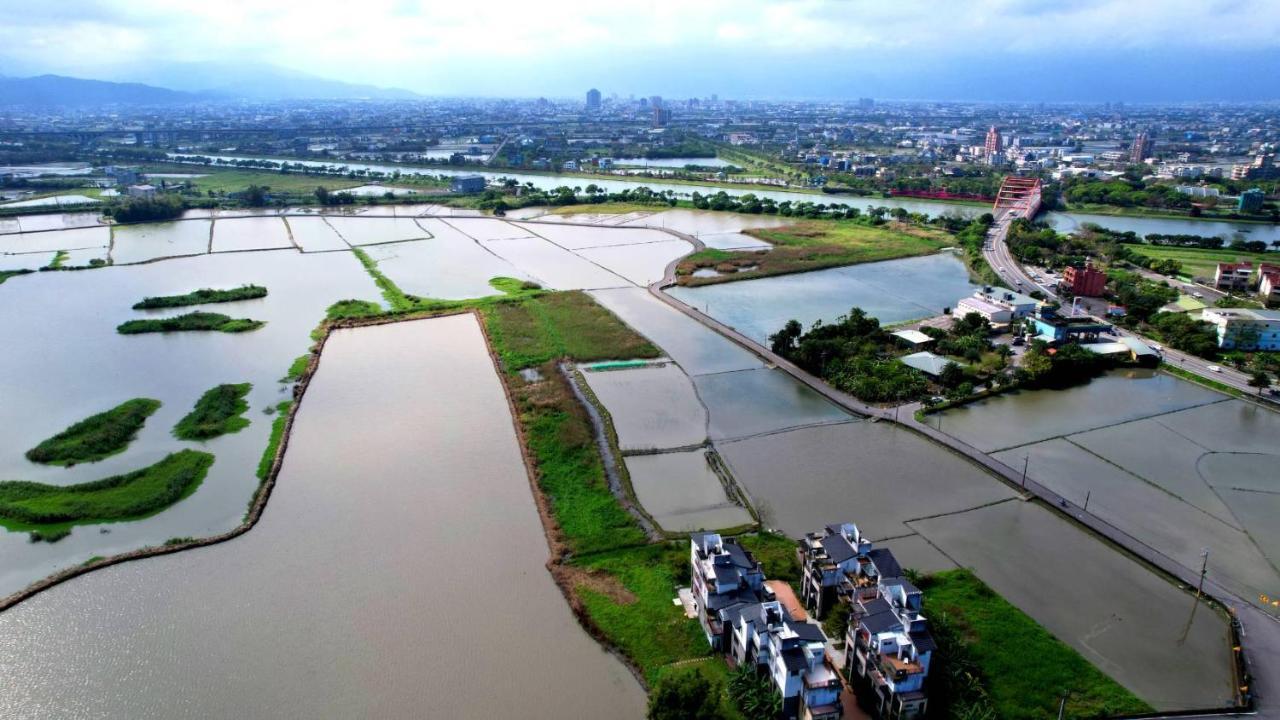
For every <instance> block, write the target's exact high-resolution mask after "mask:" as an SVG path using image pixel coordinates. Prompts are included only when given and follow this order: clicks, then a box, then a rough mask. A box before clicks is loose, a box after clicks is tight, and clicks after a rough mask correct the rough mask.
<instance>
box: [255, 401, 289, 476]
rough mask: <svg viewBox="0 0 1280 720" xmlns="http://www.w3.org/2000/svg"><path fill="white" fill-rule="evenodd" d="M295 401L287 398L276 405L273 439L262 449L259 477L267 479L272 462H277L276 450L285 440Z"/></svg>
mask: <svg viewBox="0 0 1280 720" xmlns="http://www.w3.org/2000/svg"><path fill="white" fill-rule="evenodd" d="M292 405H293V401H291V400H285V401H284V402H282V403H280V404H279V405H277V406H276V419H275V420H272V421H271V439H270V440H268V441H267V449H266V450H263V451H262V459H261V460H259V461H258V479H259V480H266V479H267V475H268V474H270V473H271V464H272V463H274V462H275V459H276V451H277V450H278V449H279V448H280V442H281V441H282V440H284V428H285V425H286V424H287V423H288V422H289V408H290V407H291V406H292Z"/></svg>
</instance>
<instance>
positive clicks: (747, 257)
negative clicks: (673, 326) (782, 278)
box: [676, 220, 954, 285]
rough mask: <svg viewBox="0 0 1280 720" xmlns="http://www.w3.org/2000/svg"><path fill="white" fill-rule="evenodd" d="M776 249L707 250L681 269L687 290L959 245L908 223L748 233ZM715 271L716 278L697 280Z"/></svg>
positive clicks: (812, 223)
mask: <svg viewBox="0 0 1280 720" xmlns="http://www.w3.org/2000/svg"><path fill="white" fill-rule="evenodd" d="M743 232H744V233H746V234H748V235H751V236H752V237H756V238H759V239H761V240H764V241H766V242H768V243H770V244H771V245H773V248H772V249H770V250H760V251H756V252H727V251H724V250H714V249H707V250H702V251H700V252H696V253H693V254H692V255H689V256H688V257H686V258H685V259H684V260H682V261H681V262H680V264H679V266H677V268H676V273H677V275H679V282H680V284H681V285H709V284H714V283H720V282H727V281H731V280H749V279H751V278H757V277H766V276H769V275H783V274H787V273H795V272H805V271H808V270H819V269H822V268H829V267H837V266H840V265H854V264H857V263H866V262H876V261H879V260H893V259H895V258H902V257H912V256H915V255H927V254H930V253H935V252H938V251H939V250H941V249H942V248H944V247H947V246H949V245H953V244H954V240H952V238H951V236H950V235H948V234H947V233H946V232H943V231H942V230H938V229H934V228H926V227H919V226H914V225H909V224H907V223H900V222H896V223H889V224H886V225H869V224H867V222H866V221H862V220H801V221H798V222H796V223H795V224H793V225H787V226H785V227H779V228H756V229H750V230H744V231H743ZM703 268H712V269H715V270H718V271H719V272H721V273H722V274H721V275H717V276H714V277H693V272H694V271H695V270H699V269H703Z"/></svg>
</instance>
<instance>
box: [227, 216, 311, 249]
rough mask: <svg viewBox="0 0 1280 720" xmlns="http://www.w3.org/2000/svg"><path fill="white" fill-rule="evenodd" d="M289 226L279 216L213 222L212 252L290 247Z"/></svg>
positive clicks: (291, 243)
mask: <svg viewBox="0 0 1280 720" xmlns="http://www.w3.org/2000/svg"><path fill="white" fill-rule="evenodd" d="M293 246H294V245H293V242H292V241H291V240H290V239H289V226H288V225H286V224H285V222H284V219H283V218H279V217H247V218H236V219H234V220H219V221H217V222H215V223H214V224H213V245H212V250H213V252H236V251H242V250H275V249H280V248H292V247H293Z"/></svg>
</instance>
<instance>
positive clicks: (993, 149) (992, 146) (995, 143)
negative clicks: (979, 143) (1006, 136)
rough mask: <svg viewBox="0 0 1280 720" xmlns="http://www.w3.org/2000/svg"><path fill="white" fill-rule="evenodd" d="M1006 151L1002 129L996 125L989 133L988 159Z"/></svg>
mask: <svg viewBox="0 0 1280 720" xmlns="http://www.w3.org/2000/svg"><path fill="white" fill-rule="evenodd" d="M1002 150H1004V143H1003V142H1002V141H1001V139H1000V129H999V128H997V127H996V126H995V125H992V126H991V129H990V130H988V131H987V157H991V156H993V155H995V154H997V153H999V152H1000V151H1002Z"/></svg>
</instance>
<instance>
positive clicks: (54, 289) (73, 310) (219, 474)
mask: <svg viewBox="0 0 1280 720" xmlns="http://www.w3.org/2000/svg"><path fill="white" fill-rule="evenodd" d="M246 283H254V284H258V285H262V286H264V287H266V288H267V289H268V291H269V295H268V296H267V297H265V298H262V299H257V300H245V301H239V302H234V303H223V304H220V305H217V306H209V307H214V308H215V309H216V310H217V311H218V312H222V313H226V314H228V315H231V316H233V317H250V318H253V319H257V320H263V321H266V323H267V324H266V325H265V326H264V327H263V328H261V329H259V330H256V331H253V332H249V333H240V334H226V333H172V334H150V335H120V334H118V333H117V332H116V325H118V324H120V323H121V322H124V321H126V320H130V319H133V318H139V317H164V316H169V315H174V314H180V313H182V312H186V311H187V310H189V308H177V309H174V310H160V311H135V310H132V309H131V306H132V305H133V304H134V303H136V302H138V301H139V300H141V299H142V298H143V297H146V296H154V295H173V294H181V293H186V292H190V291H191V290H194V289H196V288H200V287H213V288H232V287H237V286H239V285H243V284H246ZM345 297H350V298H357V299H365V300H374V301H376V300H378V298H379V292H378V289H377V287H376V286H374V284H373V281H372V280H371V279H370V278H369V276H368V275H367V274H366V273H365V272H364V270H363V268H361V267H360V264H359V263H358V262H357V261H356V259H355V258H354V257H352V256H351V254H350V253H340V254H339V253H331V254H323V255H300V254H299V253H298V252H297V251H294V250H282V251H272V252H262V253H230V254H221V255H203V256H198V257H192V258H183V259H177V260H166V261H163V262H157V263H149V264H145V265H134V266H127V267H108V268H102V269H97V270H89V271H84V272H55V273H39V274H37V275H31V276H27V277H22V278H16V279H13V280H10V281H9V282H6V283H5V284H4V285H2V286H0V308H3V309H2V310H0V333H3V334H4V336H5V337H6V338H7V339H8V341H9V342H11V343H12V347H14V348H22V351H21V352H4V353H0V377H3V378H6V381H5V383H4V402H0V427H4V428H6V431H5V432H4V433H0V478H4V479H6V480H7V479H23V480H33V481H38V482H47V483H55V484H71V483H79V482H88V481H91V480H97V479H100V478H103V477H108V476H110V475H114V474H117V473H121V472H128V471H131V470H135V469H137V468H140V467H144V466H146V465H149V464H151V463H154V462H156V461H157V460H159V459H160V458H162V457H163V456H165V455H166V454H168V453H170V452H174V451H176V450H178V449H181V448H183V447H192V446H193V444H192V443H185V442H181V441H179V440H177V439H175V438H174V437H173V436H172V435H171V434H170V430H171V429H172V428H173V426H174V424H175V423H176V422H177V421H178V419H179V418H181V417H182V416H183V415H185V414H186V413H187V412H189V411H190V410H191V407H192V405H193V404H194V403H195V401H196V399H197V398H198V397H200V395H201V394H202V393H203V392H204V391H206V390H208V389H209V388H211V387H213V386H214V385H218V384H220V383H239V382H251V383H253V386H254V387H253V391H252V392H251V393H250V395H249V398H248V402H249V406H250V409H249V411H248V412H247V413H246V417H247V418H248V419H249V420H250V425H249V427H247V428H246V429H244V430H242V431H240V432H238V433H235V434H231V435H225V436H222V437H219V438H215V439H213V440H210V441H208V442H206V443H203V444H200V447H202V449H206V450H208V451H209V452H211V453H213V454H214V455H215V456H216V458H217V460H216V461H215V463H214V465H213V467H212V468H211V469H210V471H209V475H208V477H207V478H206V479H205V481H204V483H203V484H202V485H201V486H200V487H199V489H198V490H197V491H196V492H195V494H194V495H192V496H191V497H189V498H187V499H185V500H183V501H182V502H179V503H178V504H176V505H174V506H173V507H171V508H169V509H168V510H165V511H164V512H161V513H159V514H157V515H154V516H152V517H149V518H146V519H144V520H139V521H136V522H124V523H114V524H106V525H84V526H79V527H76V528H75V529H74V530H73V531H72V533H71V535H70V536H69V537H67V538H65V539H63V540H60V541H59V542H57V543H53V544H48V543H31V542H28V540H27V535H26V534H25V533H15V532H0V557H3V558H4V561H3V562H0V595H7V594H8V593H10V592H13V591H16V590H18V589H20V588H22V587H25V586H26V585H28V584H30V583H32V582H34V581H35V580H37V579H39V578H41V577H44V576H45V575H48V574H50V573H52V572H54V571H56V570H58V569H61V568H64V567H67V566H70V565H75V564H78V563H80V562H83V561H85V560H87V559H88V558H90V557H92V556H95V555H111V554H115V553H119V552H124V551H128V550H133V549H135V548H138V547H142V546H146V545H152V544H160V543H163V542H165V541H166V540H168V539H170V538H173V537H186V536H200V535H210V534H214V533H218V532H222V531H225V530H228V529H230V528H231V527H234V526H235V525H236V524H238V523H239V522H240V519H241V517H242V516H243V515H244V512H245V508H246V505H247V503H248V502H249V498H250V496H251V495H252V493H253V490H254V488H255V487H257V484H258V480H257V477H256V476H255V470H256V468H257V464H258V460H259V458H260V457H261V455H262V451H263V448H264V447H266V444H267V435H268V433H269V430H270V425H271V420H272V416H269V415H266V414H264V412H263V409H264V408H267V407H273V406H275V405H276V404H277V403H279V402H280V401H282V400H285V399H288V397H289V395H288V393H287V392H285V390H286V389H287V386H285V385H282V384H281V383H279V382H277V381H278V379H279V378H280V377H281V376H282V375H283V374H284V373H285V371H286V369H287V368H288V367H289V364H290V362H291V361H292V360H293V359H294V358H295V357H297V356H298V355H301V354H302V353H303V352H305V351H306V349H307V347H308V346H309V345H310V344H311V340H310V338H309V334H310V332H311V330H312V328H314V327H315V326H316V324H317V323H319V322H320V320H321V319H322V318H323V317H324V313H325V308H327V307H328V306H329V305H330V304H331V303H332V302H334V301H335V300H337V299H341V298H345ZM201 309H208V307H205V308H201ZM18 378H21V380H20V381H17V380H16V379H18ZM134 397H147V398H154V399H156V400H159V401H161V402H162V403H163V406H162V407H161V408H160V410H159V411H158V412H156V414H155V415H153V416H152V417H151V418H149V419H148V420H147V423H146V425H145V426H144V427H143V429H142V431H141V432H140V433H139V435H138V437H137V439H136V440H135V441H134V442H133V443H132V444H130V446H129V447H128V449H126V450H125V451H124V452H123V453H121V454H119V455H115V456H112V457H110V458H107V459H105V460H103V461H101V462H97V463H90V464H81V465H77V466H75V467H72V468H60V467H49V466H44V465H36V464H33V463H31V462H29V461H28V460H27V459H26V458H25V457H24V455H23V453H25V452H26V450H28V449H29V448H31V447H34V446H35V445H36V444H37V443H39V442H40V441H41V440H43V439H45V438H47V437H50V436H51V435H53V434H55V433H57V432H59V431H61V430H62V429H64V428H66V427H67V426H69V425H71V424H72V423H75V422H77V421H79V420H82V419H84V418H85V417H88V416H89V415H92V414H94V413H96V412H101V411H103V410H106V409H107V408H110V407H114V406H115V405H118V404H119V403H121V402H124V401H125V400H128V399H130V398H134Z"/></svg>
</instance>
